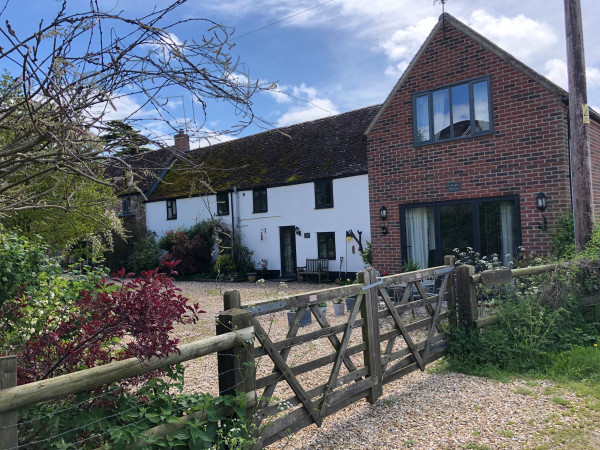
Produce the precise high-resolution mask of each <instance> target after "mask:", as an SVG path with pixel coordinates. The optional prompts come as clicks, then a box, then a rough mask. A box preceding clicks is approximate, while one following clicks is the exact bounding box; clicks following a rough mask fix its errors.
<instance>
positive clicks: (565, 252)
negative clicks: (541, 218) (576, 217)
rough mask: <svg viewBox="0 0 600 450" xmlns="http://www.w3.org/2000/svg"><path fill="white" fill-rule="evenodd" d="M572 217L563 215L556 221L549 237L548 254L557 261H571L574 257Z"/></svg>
mask: <svg viewBox="0 0 600 450" xmlns="http://www.w3.org/2000/svg"><path fill="white" fill-rule="evenodd" d="M574 229H575V228H574V223H573V215H572V214H565V215H563V216H561V217H560V218H559V219H558V222H557V223H556V226H554V227H553V229H552V234H551V236H550V252H551V254H552V256H553V257H555V258H557V259H571V258H573V256H575V236H574Z"/></svg>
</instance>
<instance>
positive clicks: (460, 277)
mask: <svg viewBox="0 0 600 450" xmlns="http://www.w3.org/2000/svg"><path fill="white" fill-rule="evenodd" d="M572 264H574V263H558V264H544V265H540V266H531V267H523V268H519V269H507V268H501V269H492V270H484V271H483V272H481V273H478V274H475V267H473V266H470V265H466V264H465V265H462V266H459V267H457V268H456V289H457V302H458V303H457V310H458V311H457V312H458V320H459V321H460V322H461V323H462V324H464V325H466V326H469V327H475V328H485V327H488V326H491V325H494V324H497V323H499V322H500V320H501V318H500V317H499V316H497V315H494V316H489V317H482V318H480V317H479V313H478V304H477V285H478V284H482V285H483V286H485V287H493V286H498V285H502V284H506V283H510V282H512V281H513V280H514V279H515V278H521V277H526V276H531V275H540V274H542V273H549V272H554V271H556V270H557V269H560V268H568V267H571V266H572ZM599 303H600V296H599V295H598V294H596V295H591V296H586V297H583V298H581V299H580V304H581V305H594V304H599Z"/></svg>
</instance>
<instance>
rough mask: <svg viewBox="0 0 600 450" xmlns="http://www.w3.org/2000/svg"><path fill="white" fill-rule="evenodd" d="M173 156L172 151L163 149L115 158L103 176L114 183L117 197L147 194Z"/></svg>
mask: <svg viewBox="0 0 600 450" xmlns="http://www.w3.org/2000/svg"><path fill="white" fill-rule="evenodd" d="M174 156H175V151H174V149H172V148H164V149H160V150H152V151H149V152H145V153H141V154H139V155H133V156H124V157H121V158H115V159H113V160H112V161H111V162H110V163H109V164H108V165H107V168H106V170H105V175H106V176H107V177H109V178H110V179H112V180H114V182H115V183H116V185H117V193H118V195H126V194H132V193H136V192H139V191H140V190H141V191H142V192H144V193H147V192H148V190H149V189H150V187H151V186H152V185H153V183H154V182H155V181H156V180H157V179H158V177H159V175H160V174H161V172H162V171H163V170H165V169H167V168H168V166H169V163H170V162H171V160H172V159H173V158H174ZM128 166H129V167H128ZM132 184H133V185H135V186H137V188H138V189H136V188H135V187H133V186H132Z"/></svg>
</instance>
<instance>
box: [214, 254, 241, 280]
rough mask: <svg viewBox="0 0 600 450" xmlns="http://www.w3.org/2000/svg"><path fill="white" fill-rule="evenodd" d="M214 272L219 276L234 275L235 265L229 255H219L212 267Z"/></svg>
mask: <svg viewBox="0 0 600 450" xmlns="http://www.w3.org/2000/svg"><path fill="white" fill-rule="evenodd" d="M214 270H215V272H217V273H218V274H220V275H221V276H225V275H232V274H234V273H235V271H236V270H235V263H234V262H233V259H231V256H229V255H219V257H218V258H217V262H216V263H215V267H214Z"/></svg>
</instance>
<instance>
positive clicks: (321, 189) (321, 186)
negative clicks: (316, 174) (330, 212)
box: [315, 180, 333, 208]
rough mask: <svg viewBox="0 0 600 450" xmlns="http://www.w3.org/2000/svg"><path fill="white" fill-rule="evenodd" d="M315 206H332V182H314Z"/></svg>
mask: <svg viewBox="0 0 600 450" xmlns="http://www.w3.org/2000/svg"><path fill="white" fill-rule="evenodd" d="M315 208H333V182H332V181H331V180H327V181H316V182H315Z"/></svg>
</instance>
